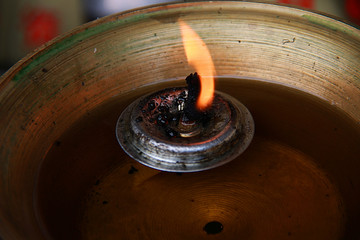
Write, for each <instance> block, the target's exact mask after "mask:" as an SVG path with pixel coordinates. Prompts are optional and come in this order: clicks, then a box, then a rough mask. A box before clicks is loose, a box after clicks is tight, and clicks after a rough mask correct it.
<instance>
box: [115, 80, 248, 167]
mask: <svg viewBox="0 0 360 240" xmlns="http://www.w3.org/2000/svg"><path fill="white" fill-rule="evenodd" d="M197 79H198V76H197V74H196V73H195V74H191V75H189V76H188V77H187V79H186V81H187V83H188V87H175V88H168V89H163V90H160V91H158V92H155V93H152V94H149V95H147V96H145V97H142V98H139V99H137V100H136V101H134V102H133V103H132V104H130V105H129V106H128V107H127V108H126V109H125V110H124V111H123V112H122V114H121V116H120V117H119V119H118V122H117V126H116V136H117V139H118V141H119V143H120V145H121V147H122V148H123V149H124V151H125V152H126V153H127V154H128V155H130V156H131V157H132V158H134V159H135V160H137V161H139V162H141V163H142V164H144V165H147V166H149V167H152V168H155V169H159V170H163V171H170V172H194V171H201V170H206V169H210V168H214V167H217V166H220V165H222V164H225V163H227V162H229V161H231V160H232V159H234V158H235V157H237V156H238V155H240V154H241V153H242V152H243V151H244V150H245V149H246V148H247V147H248V145H249V144H250V142H251V140H252V138H253V134H254V122H253V119H252V117H251V114H250V112H249V111H248V110H247V108H246V107H245V106H244V105H243V104H241V103H240V102H239V101H238V100H236V99H235V98H233V97H231V96H229V95H227V94H225V93H221V92H215V95H214V99H213V102H212V105H211V107H210V108H208V109H206V110H204V111H200V110H198V109H197V108H196V106H195V103H196V98H197V96H198V94H199V89H200V85H199V84H198V80H197Z"/></svg>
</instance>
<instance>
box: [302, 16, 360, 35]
mask: <svg viewBox="0 0 360 240" xmlns="http://www.w3.org/2000/svg"><path fill="white" fill-rule="evenodd" d="M301 17H303V18H305V19H306V20H308V21H309V22H311V23H313V24H316V25H318V26H321V27H325V28H328V29H330V30H333V31H339V32H342V33H345V34H347V35H350V36H355V37H360V35H359V33H358V32H357V31H353V30H352V29H350V28H348V27H344V24H345V23H342V22H340V21H337V20H334V19H331V18H325V17H323V18H322V17H318V16H313V15H308V14H304V15H302V16H301ZM346 26H349V25H346Z"/></svg>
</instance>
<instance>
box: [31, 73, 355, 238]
mask: <svg viewBox="0 0 360 240" xmlns="http://www.w3.org/2000/svg"><path fill="white" fill-rule="evenodd" d="M172 84H173V85H172V86H174V84H175V85H178V84H179V83H178V82H177V83H172ZM169 86H170V85H169V83H167V84H163V85H156V86H150V87H146V88H142V89H137V90H136V91H133V92H131V93H129V94H127V95H122V96H119V97H118V98H117V99H114V100H112V101H109V102H108V103H106V104H103V105H102V106H99V107H98V108H97V109H95V110H94V111H92V112H90V113H89V114H88V115H87V116H84V119H83V120H81V121H79V122H78V123H77V124H75V125H74V126H73V127H72V128H71V129H69V130H68V132H67V133H65V134H64V135H63V136H62V137H61V138H60V139H59V140H58V141H56V142H55V143H54V146H53V148H52V149H51V150H50V151H49V153H48V155H47V157H46V159H45V161H44V164H43V166H42V169H41V171H40V175H39V186H38V193H37V194H38V196H37V199H38V209H39V213H40V216H41V220H42V221H43V222H44V224H45V225H46V228H47V231H48V232H49V234H50V235H51V236H53V237H54V238H55V239H64V238H65V239H208V238H212V239H235V238H236V239H289V238H292V239H340V238H341V237H345V238H348V237H349V236H352V234H353V231H355V227H356V221H357V217H358V216H359V212H360V211H359V207H358V206H357V205H358V204H357V203H358V202H359V200H360V193H359V192H358V190H356V189H357V188H356V186H358V184H359V182H360V179H359V178H360V177H358V174H357V170H356V169H359V167H360V166H359V164H360V163H358V161H357V160H358V159H359V156H360V150H359V149H358V146H359V145H360V131H359V127H358V125H356V123H354V122H352V121H351V120H350V119H348V118H347V117H346V116H345V115H344V114H343V113H342V112H341V111H339V110H338V109H336V107H334V106H332V105H331V104H330V103H326V102H324V101H322V100H321V99H318V98H316V97H314V96H311V95H309V94H306V93H303V92H300V91H298V90H295V89H290V88H288V87H284V86H279V85H275V84H272V83H267V82H262V81H256V80H244V79H226V78H221V79H219V80H218V82H217V90H219V91H223V92H226V93H228V94H230V95H232V96H234V97H236V98H238V99H239V100H240V101H241V102H242V103H243V104H244V105H245V106H247V108H248V109H249V110H250V112H251V113H252V115H253V117H254V121H255V128H256V130H255V136H254V140H253V142H252V143H251V145H250V147H249V148H248V149H247V150H246V151H245V153H243V154H242V155H241V156H239V157H238V158H237V159H235V160H233V161H232V162H230V163H228V164H226V165H224V166H221V167H218V168H216V169H212V170H208V171H204V172H198V173H186V174H185V173H183V174H176V173H167V172H161V171H157V170H153V169H150V168H148V167H145V166H143V165H141V164H139V163H137V162H136V161H134V160H132V159H131V158H129V157H128V156H127V155H126V154H125V153H124V152H123V151H122V149H121V148H120V146H119V144H118V143H117V141H116V138H115V125H116V121H117V118H118V117H119V115H120V113H121V111H122V110H123V109H124V108H125V107H126V106H127V105H128V104H129V103H130V102H131V101H133V100H134V99H136V98H137V97H139V96H142V95H143V94H145V93H148V92H152V91H157V90H159V89H162V88H164V87H169ZM211 222H216V223H219V226H221V231H216V234H209V233H208V231H205V230H206V228H205V227H204V226H206V225H207V224H208V223H211ZM355 232H356V231H355ZM355 232H354V233H355Z"/></svg>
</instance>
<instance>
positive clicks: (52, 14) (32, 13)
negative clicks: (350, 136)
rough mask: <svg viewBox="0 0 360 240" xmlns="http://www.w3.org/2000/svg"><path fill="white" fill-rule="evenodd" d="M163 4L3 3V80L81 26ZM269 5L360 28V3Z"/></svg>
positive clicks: (110, 0)
mask: <svg viewBox="0 0 360 240" xmlns="http://www.w3.org/2000/svg"><path fill="white" fill-rule="evenodd" d="M184 1H185V2H186V0H184ZM163 2H173V1H169V0H131V1H129V0H0V76H1V75H2V74H3V73H5V72H6V71H7V70H8V69H9V68H10V67H11V66H12V65H14V64H15V63H16V62H17V61H19V60H20V59H21V58H23V57H24V56H25V55H26V54H28V53H29V52H31V51H33V50H34V49H36V48H37V47H39V46H40V45H42V44H44V43H46V42H47V41H49V40H51V39H53V38H54V37H56V36H58V35H60V34H63V33H65V32H68V31H70V30H71V29H73V28H75V27H76V26H78V25H81V24H83V23H86V22H88V21H92V20H94V19H97V18H100V17H103V16H106V15H109V14H113V13H116V12H120V11H125V10H128V9H132V8H137V7H142V6H147V5H152V4H157V3H163ZM177 2H179V1H177ZM266 2H274V3H285V4H292V5H297V6H301V7H304V8H308V9H313V10H318V11H321V12H325V13H328V14H331V15H334V16H337V17H340V18H344V19H346V20H349V21H351V22H353V23H355V24H359V25H360V17H359V16H360V0H268V1H266Z"/></svg>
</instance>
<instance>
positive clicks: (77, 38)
mask: <svg viewBox="0 0 360 240" xmlns="http://www.w3.org/2000/svg"><path fill="white" fill-rule="evenodd" d="M149 17H150V15H148V14H146V13H145V14H134V15H131V16H130V17H125V18H123V19H116V20H114V21H110V22H105V23H103V24H100V25H96V26H93V27H85V29H84V30H83V31H81V32H79V33H76V34H74V35H70V36H68V37H66V38H64V39H62V40H60V41H59V42H55V43H54V44H53V45H50V46H49V48H47V49H45V50H44V51H43V53H41V54H39V55H38V56H36V57H35V58H34V59H33V60H32V61H30V62H29V63H28V64H27V65H26V66H24V67H22V68H21V69H20V70H19V71H18V72H17V73H16V75H15V76H14V77H13V79H12V81H14V82H18V81H19V80H21V79H22V78H23V77H24V76H25V75H26V74H27V73H29V72H30V71H31V70H32V69H33V68H35V67H37V66H39V65H40V64H42V63H44V62H45V61H47V60H48V59H50V58H52V57H53V56H55V55H57V54H58V53H60V52H62V51H64V50H66V49H69V48H71V47H72V46H74V45H75V44H77V43H80V42H82V41H83V40H84V39H87V38H89V37H92V36H94V35H96V34H99V33H102V32H105V31H108V30H111V29H113V28H115V27H117V26H119V25H121V24H128V23H130V22H136V21H139V20H142V19H146V18H149Z"/></svg>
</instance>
